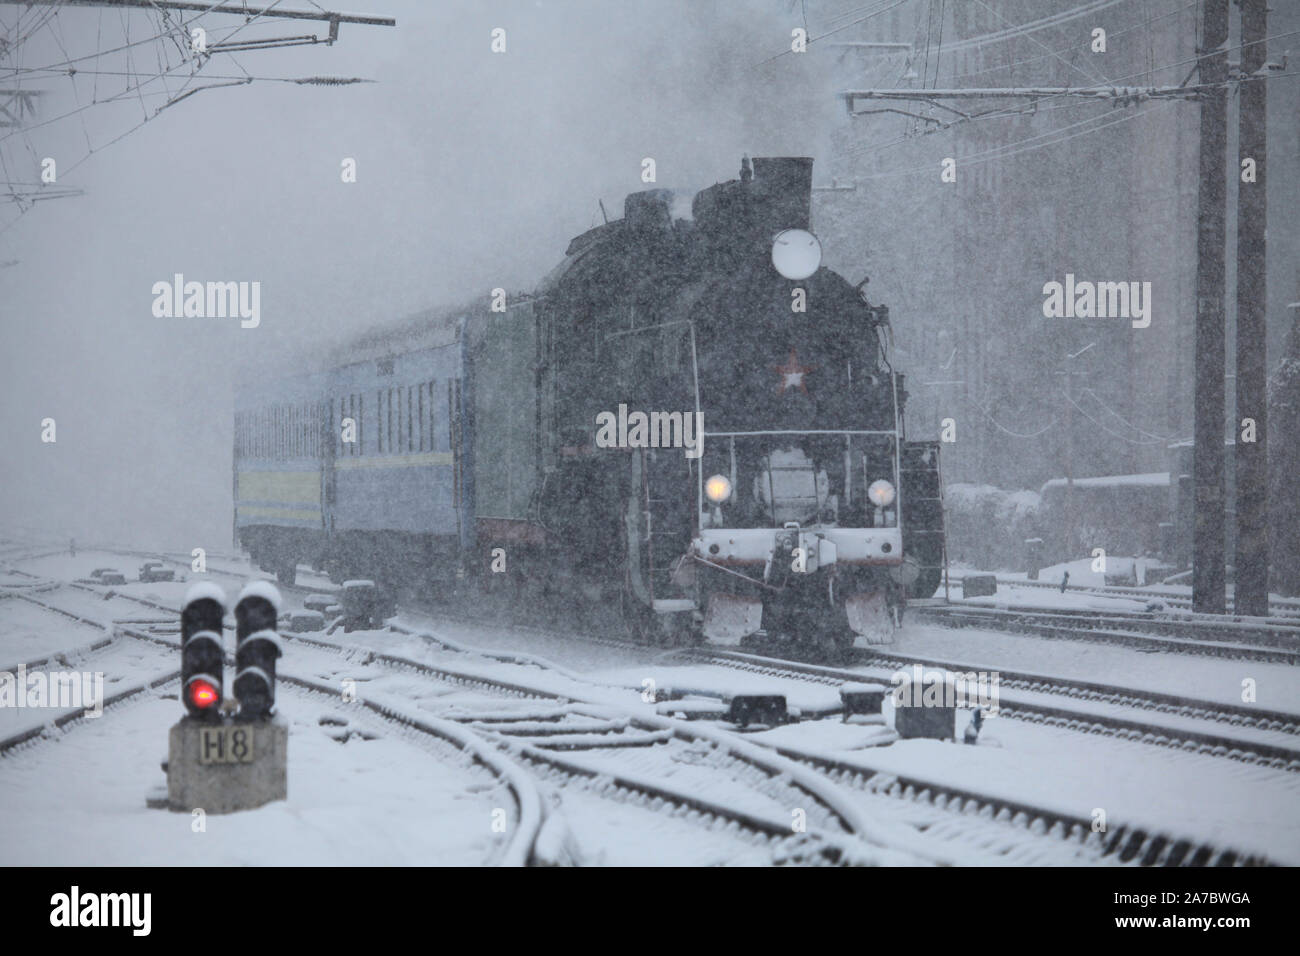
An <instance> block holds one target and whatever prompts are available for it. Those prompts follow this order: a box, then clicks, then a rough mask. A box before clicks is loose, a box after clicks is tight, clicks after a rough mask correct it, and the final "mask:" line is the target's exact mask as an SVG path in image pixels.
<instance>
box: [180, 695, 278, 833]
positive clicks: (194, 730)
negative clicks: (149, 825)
mask: <svg viewBox="0 0 1300 956" xmlns="http://www.w3.org/2000/svg"><path fill="white" fill-rule="evenodd" d="M250 738H251V745H252V752H251V759H245V758H248V757H249V756H250V755H249V754H248V751H247V750H246V749H245V748H247V747H248V745H249V741H250ZM167 742H168V746H167V805H168V807H169V808H170V809H172V810H181V811H185V812H187V813H188V812H192V811H194V810H202V811H203V812H204V813H235V812H238V811H240V810H252V809H253V808H255V807H260V806H262V805H263V804H267V803H270V802H271V801H273V800H284V799H285V798H286V797H287V796H288V793H289V781H288V759H289V725H288V724H287V723H286V722H285V721H284V720H283V718H280V717H273V718H272V719H271V720H264V721H255V722H249V723H241V722H239V721H230V720H224V721H221V722H215V723H214V722H209V721H198V720H192V719H190V718H188V717H186V718H182V719H181V720H180V721H179V722H178V723H176V724H174V725H173V726H172V728H171V731H170V732H169V733H168V741H167ZM201 761H202V762H201Z"/></svg>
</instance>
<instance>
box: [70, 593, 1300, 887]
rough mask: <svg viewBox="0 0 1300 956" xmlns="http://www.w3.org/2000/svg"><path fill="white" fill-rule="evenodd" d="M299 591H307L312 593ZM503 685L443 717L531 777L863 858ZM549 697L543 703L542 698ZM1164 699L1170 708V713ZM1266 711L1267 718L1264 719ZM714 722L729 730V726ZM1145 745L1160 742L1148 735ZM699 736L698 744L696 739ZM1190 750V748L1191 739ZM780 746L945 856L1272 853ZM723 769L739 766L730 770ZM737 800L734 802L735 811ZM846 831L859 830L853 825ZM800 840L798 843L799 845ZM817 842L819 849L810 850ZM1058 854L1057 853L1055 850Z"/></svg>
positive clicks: (586, 715)
mask: <svg viewBox="0 0 1300 956" xmlns="http://www.w3.org/2000/svg"><path fill="white" fill-rule="evenodd" d="M227 573H230V574H231V575H232V576H236V577H238V576H240V575H237V574H235V573H234V572H227ZM80 587H82V588H85V589H87V590H91V591H99V590H101V589H99V588H94V587H92V586H87V585H80ZM295 590H297V589H295ZM302 590H303V591H307V590H309V589H302ZM117 596H118V597H122V598H125V599H128V600H133V601H136V602H138V603H141V604H144V605H146V606H150V607H152V608H154V609H155V610H160V611H165V612H167V613H169V614H175V613H177V612H176V609H174V608H168V607H166V606H164V605H160V604H158V603H157V602H152V601H149V600H148V599H142V598H136V597H135V596H133V595H124V594H121V593H120V592H119V593H118V594H117ZM396 630H399V631H403V630H405V629H401V628H396ZM405 633H408V634H415V632H412V631H409V630H405ZM548 633H549V632H548ZM284 636H285V638H286V639H287V640H290V641H294V642H302V643H305V644H308V645H317V646H319V648H320V649H328V650H331V651H334V652H335V653H341V652H343V651H345V650H347V648H343V647H342V646H341V645H338V644H335V643H334V642H331V641H323V640H319V639H316V638H311V637H305V636H304V635H288V634H286V635H284ZM421 636H423V637H424V639H425V640H427V641H428V642H429V643H430V644H432V645H435V646H438V647H442V648H445V649H448V650H455V651H459V652H463V653H479V654H480V655H481V656H484V657H485V658H486V659H489V660H493V661H497V662H513V663H525V662H530V663H531V662H533V661H532V660H531V659H529V658H528V656H527V655H520V654H515V653H504V654H495V655H493V654H490V653H487V654H485V653H483V652H480V651H477V650H476V649H466V648H464V647H458V646H455V645H454V644H450V642H446V641H440V640H439V639H437V638H433V637H431V636H428V635H421ZM618 643H620V644H623V645H624V646H628V647H639V646H640V645H635V644H630V643H626V642H618ZM677 653H678V654H682V655H685V656H688V657H694V658H696V659H699V658H700V657H701V655H705V656H709V657H710V658H711V659H712V660H713V662H715V663H723V662H724V661H725V663H726V666H738V667H740V668H741V669H743V670H752V671H756V672H759V673H770V674H773V675H779V676H783V677H789V676H792V674H796V673H797V674H799V675H800V676H801V679H806V680H815V681H817V682H821V683H826V684H838V683H842V682H844V681H845V680H853V681H860V680H862V679H863V674H862V673H861V672H860V671H847V670H840V669H835V668H824V667H819V666H817V665H808V664H799V663H795V662H789V661H783V660H778V659H771V658H758V657H755V656H753V655H739V654H732V653H729V652H709V651H704V650H699V649H696V650H690V649H688V650H683V651H679V652H677ZM874 658H875V659H874V661H872V662H869V663H870V664H874V666H875V667H877V668H891V669H896V668H897V667H898V666H901V665H906V664H911V663H920V664H923V665H925V666H948V665H950V664H951V663H952V662H942V661H935V660H923V659H919V658H917V659H912V658H903V657H898V656H889V657H886V656H883V655H875V656H874ZM358 660H364V661H368V662H374V663H379V664H381V665H383V666H385V667H389V668H394V669H404V670H416V671H420V672H422V673H424V674H426V675H427V676H430V677H439V678H441V679H445V678H447V677H449V676H456V675H453V673H452V672H453V671H454V669H452V668H447V667H445V666H444V665H441V664H439V665H437V666H434V665H430V664H428V663H425V662H415V661H409V660H407V659H403V658H399V657H396V656H395V655H384V654H380V653H378V652H373V651H366V652H365V653H364V655H363V656H362V657H361V658H358ZM864 662H865V661H864ZM954 669H955V668H954ZM459 676H463V677H464V678H465V679H466V680H468V681H472V682H477V686H483V684H482V680H483V675H481V674H474V673H467V674H463V675H459ZM502 684H504V685H506V686H502V687H501V688H500V689H501V690H502V691H503V692H505V693H508V694H510V695H513V696H515V697H516V698H520V699H523V700H525V701H526V702H527V706H528V707H529V708H531V710H525V711H519V710H515V711H508V712H495V713H494V712H493V711H491V710H487V711H484V710H481V709H479V708H473V709H471V710H470V711H467V712H464V713H447V714H443V718H442V719H444V720H453V721H454V722H456V723H460V724H462V725H464V726H466V728H467V732H472V733H475V734H477V735H479V736H480V737H482V738H484V739H488V740H491V741H492V742H493V744H495V745H496V746H498V747H501V748H504V749H505V750H506V752H507V753H508V754H509V755H510V756H511V758H512V759H513V760H514V761H515V762H516V763H518V764H520V765H522V766H524V767H526V768H528V770H529V772H530V773H531V774H532V775H534V776H538V775H540V776H541V777H543V778H544V779H546V780H549V781H552V782H553V781H556V780H560V781H563V787H564V788H573V787H579V788H581V789H583V790H584V791H585V792H588V793H599V794H601V795H602V799H614V800H617V801H619V802H624V803H633V804H635V805H636V806H641V807H647V808H649V809H651V810H653V811H655V812H667V813H669V814H670V815H684V816H685V817H686V818H688V819H691V820H694V821H695V822H696V823H697V824H704V825H707V826H709V827H713V828H722V829H728V828H730V830H731V831H732V832H743V833H744V834H745V835H746V837H747V839H748V840H750V841H751V842H752V841H754V840H765V841H768V843H769V844H770V846H771V847H772V852H773V855H774V858H781V857H782V854H784V853H795V854H796V855H795V857H792V858H791V859H792V861H795V860H797V861H798V862H822V863H827V862H829V863H844V862H861V861H862V860H863V857H862V856H861V853H860V849H859V851H858V852H856V853H855V852H853V851H851V850H847V849H846V846H851V845H852V842H853V841H850V842H849V843H847V844H846V842H845V840H844V835H843V834H842V833H839V832H836V831H835V830H834V829H827V828H826V827H825V826H824V824H826V823H830V822H833V821H834V819H835V815H834V814H829V815H828V816H825V817H819V818H818V822H820V823H821V824H823V826H818V827H817V828H816V829H817V832H818V839H810V838H808V837H807V836H804V837H803V838H802V840H799V841H794V843H791V836H792V834H791V833H790V824H789V822H788V821H786V820H780V819H777V818H773V817H771V816H767V817H764V816H762V815H761V814H760V815H755V814H752V813H749V812H747V811H740V812H735V808H729V807H727V806H725V805H724V804H723V803H722V802H721V801H712V800H707V799H704V798H701V797H700V795H699V794H696V793H689V792H688V793H683V792H681V791H675V790H672V789H670V788H667V787H665V786H663V783H662V779H661V777H660V775H657V774H655V773H637V772H630V771H628V770H627V769H625V768H621V767H619V766H618V761H626V759H627V757H626V755H628V754H632V753H636V752H650V751H654V750H656V749H657V750H663V751H666V752H667V751H671V750H673V749H674V748H676V749H677V750H685V751H687V752H689V748H690V747H691V746H692V744H690V743H689V742H688V741H689V738H690V735H687V736H686V737H681V736H677V735H676V734H675V733H671V732H670V731H669V730H668V729H667V728H666V727H665V726H654V724H653V721H651V722H649V723H647V722H646V721H645V718H639V719H635V720H634V719H632V718H630V717H628V716H627V715H626V714H622V715H619V714H611V713H610V712H609V711H608V709H599V710H598V712H591V711H585V710H583V706H584V705H583V704H582V703H581V702H580V701H577V700H575V699H574V698H575V697H577V696H580V695H569V696H568V697H567V698H566V696H565V695H556V694H554V693H553V692H552V691H541V690H540V689H539V688H536V687H532V686H530V685H527V684H525V683H520V682H517V681H504V682H502ZM1004 686H1007V687H1008V688H1011V689H1027V690H1031V691H1034V692H1037V693H1054V694H1060V695H1063V696H1065V697H1068V698H1076V699H1080V700H1083V701H1092V702H1096V701H1105V702H1108V703H1122V704H1124V705H1126V706H1130V707H1140V708H1141V709H1144V710H1154V711H1157V712H1160V711H1162V709H1163V710H1164V712H1166V713H1169V712H1173V713H1176V714H1178V715H1181V716H1189V717H1196V718H1198V719H1205V717H1206V715H1207V714H1209V713H1211V711H1212V710H1213V709H1214V708H1217V705H1214V704H1211V703H1209V702H1204V701H1189V700H1186V699H1182V698H1171V699H1164V697H1168V695H1164V697H1162V695H1137V696H1135V695H1134V692H1132V691H1131V689H1126V688H1117V687H1108V686H1106V685H1096V684H1087V683H1085V682H1078V681H1061V680H1057V679H1054V678H1051V677H1050V676H1047V675H1037V674H1006V675H1004ZM331 691H332V692H333V693H335V694H336V693H337V691H336V690H335V689H331ZM548 695H549V700H548V699H547V698H548ZM539 707H540V708H541V709H540V710H539V709H538V708H539ZM1003 708H1004V712H1006V713H1010V712H1012V708H1011V707H1010V706H1009V705H1008V704H1007V703H1005V702H1004V704H1003ZM1170 708H1172V711H1171V710H1170ZM1028 709H1032V708H1028ZM1043 710H1044V708H1042V707H1041V706H1040V707H1038V711H1039V712H1042V711H1043ZM1238 710H1241V711H1243V712H1242V713H1239V714H1233V715H1231V716H1230V717H1229V718H1228V719H1229V720H1231V719H1233V718H1236V719H1239V720H1240V721H1241V722H1242V724H1244V725H1246V726H1251V727H1257V728H1260V729H1265V730H1273V731H1278V732H1286V733H1292V734H1294V733H1297V729H1296V728H1295V721H1294V719H1292V718H1291V715H1285V714H1280V715H1271V714H1260V713H1256V712H1246V711H1247V709H1245V708H1238ZM1050 718H1060V719H1061V720H1062V721H1068V720H1069V719H1076V720H1077V715H1075V716H1074V717H1068V716H1067V715H1065V714H1052V713H1045V714H1044V719H1050ZM1029 719H1033V718H1029ZM1279 720H1285V721H1287V723H1286V724H1285V726H1284V725H1283V724H1280V723H1278V721H1279ZM1270 721H1271V722H1272V726H1270ZM674 723H681V722H679V721H678V722H674ZM1097 723H1098V725H1099V727H1100V729H1098V728H1097V727H1089V728H1088V729H1092V730H1094V731H1095V732H1112V731H1118V730H1119V728H1116V727H1113V726H1110V727H1108V726H1107V724H1106V722H1104V721H1101V722H1097ZM1128 729H1135V728H1128ZM1148 729H1150V728H1148ZM715 732H716V733H724V732H722V731H715ZM1116 735H1117V736H1123V735H1124V734H1120V733H1116ZM728 736H734V735H728ZM674 741H675V742H674ZM1150 742H1156V741H1155V739H1154V738H1153V739H1152V741H1150ZM1184 743H1190V741H1184ZM1199 743H1200V744H1203V745H1208V746H1209V748H1210V749H1209V750H1206V749H1205V747H1204V746H1201V747H1199V748H1198V749H1200V752H1213V749H1214V746H1215V745H1225V746H1226V745H1227V744H1229V743H1231V744H1238V743H1240V741H1236V740H1231V741H1228V740H1224V741H1217V742H1212V741H1199ZM694 746H700V745H699V744H698V743H697V744H694ZM753 746H758V745H753ZM1183 749H1192V748H1191V747H1190V746H1184V747H1183ZM1231 749H1233V750H1237V751H1238V753H1236V754H1229V753H1228V752H1227V751H1225V752H1224V754H1223V755H1234V756H1238V758H1239V759H1250V757H1249V756H1243V754H1244V752H1243V751H1242V750H1241V748H1238V747H1233V748H1231ZM773 753H775V754H776V755H777V756H779V757H782V758H785V759H786V760H788V761H791V762H793V763H795V764H799V765H801V766H803V767H805V768H806V769H808V770H812V771H816V773H817V774H819V775H821V776H822V777H824V778H826V779H827V780H828V781H830V782H833V783H834V784H835V785H836V786H837V787H841V788H846V789H847V790H849V791H851V793H852V796H853V798H854V800H855V801H857V803H858V804H859V806H860V807H861V806H862V805H867V806H872V807H874V808H875V809H876V810H881V808H882V807H883V805H884V804H883V803H881V801H886V802H888V803H889V804H890V805H891V806H892V807H893V812H892V813H891V814H886V815H885V817H886V818H892V819H895V820H897V819H898V818H899V815H900V814H902V815H903V816H904V817H905V818H906V819H907V820H908V825H907V829H909V830H913V829H920V830H923V831H924V832H926V833H930V834H932V835H934V836H936V837H937V836H939V835H943V834H946V835H947V837H948V838H949V840H950V841H951V844H952V846H951V850H952V853H951V857H950V858H944V857H943V854H938V855H937V856H935V857H933V859H934V860H935V861H937V862H952V861H955V860H960V859H961V858H962V852H969V850H970V846H971V845H972V844H974V845H975V846H977V847H981V848H983V849H984V850H986V851H987V850H988V848H989V847H995V848H996V852H995V853H994V855H995V856H997V857H998V858H1001V859H1004V860H1006V861H1012V860H1035V859H1045V858H1046V857H1050V856H1051V855H1052V854H1053V853H1057V854H1064V855H1065V856H1068V857H1070V858H1071V859H1073V860H1075V861H1083V862H1094V863H1138V864H1145V865H1161V864H1165V865H1174V864H1177V863H1183V864H1189V863H1192V864H1196V865H1203V864H1208V863H1214V864H1221V865H1227V864H1234V863H1235V864H1244V863H1250V864H1253V863H1260V862H1267V861H1265V860H1263V858H1261V857H1258V856H1241V855H1239V854H1236V853H1235V852H1234V851H1232V850H1230V849H1221V848H1216V847H1214V846H1211V845H1209V844H1206V843H1203V842H1198V841H1195V840H1191V839H1183V838H1179V837H1177V836H1175V835H1171V834H1167V833H1161V832H1157V831H1155V830H1152V829H1149V828H1147V829H1144V828H1141V827H1120V828H1117V829H1112V830H1111V831H1110V833H1109V834H1096V833H1093V832H1092V830H1091V827H1090V826H1089V821H1087V820H1084V819H1077V818H1072V817H1069V816H1066V815H1062V814H1060V813H1059V812H1056V811H1053V810H1049V809H1046V808H1038V807H1034V806H1031V805H1027V804H1021V803H1016V802H1014V801H1007V800H1003V799H1001V798H998V797H995V796H991V795H988V794H984V793H977V792H974V791H970V790H967V789H963V788H960V787H954V786H952V785H949V784H945V783H943V782H942V781H935V780H925V779H920V778H915V777H900V776H897V775H894V774H890V773H888V772H885V771H882V770H879V769H877V768H871V767H867V766H863V765H862V763H861V762H860V761H858V760H856V759H848V758H845V757H843V756H840V755H835V754H824V753H822V754H819V753H815V752H809V751H803V750H800V749H798V748H792V747H782V748H774V749H773ZM611 754H617V755H618V758H617V759H616V760H615V763H614V765H613V766H606V763H607V762H608V760H609V759H610V755H611ZM592 755H595V756H597V757H599V758H600V760H599V761H597V763H596V764H595V765H593V764H592V763H591V761H590V759H589V758H591V757H592ZM1255 756H1256V757H1267V756H1269V755H1267V754H1260V753H1257V754H1255ZM1272 756H1273V757H1274V758H1276V757H1278V756H1279V755H1277V754H1274V755H1272ZM1285 756H1286V759H1287V760H1288V761H1289V760H1291V758H1292V757H1293V756H1294V754H1293V753H1290V752H1289V753H1288V754H1287V755H1285ZM716 759H726V758H716ZM729 769H731V770H734V769H735V768H734V767H733V768H729ZM766 776H768V777H769V778H770V776H771V775H770V773H769V774H766ZM729 810H730V811H732V812H728V811H729ZM882 812H883V811H882ZM842 822H843V821H842V818H841V823H842ZM846 832H847V831H846ZM850 836H854V835H853V834H850ZM796 845H797V846H798V847H801V848H799V849H794V848H795V847H796ZM810 846H811V847H812V848H813V849H811V850H810V849H809V847H810ZM1043 847H1048V849H1047V850H1044V849H1043ZM1036 848H1037V849H1036ZM1052 848H1054V849H1052ZM989 852H992V851H989ZM800 854H802V855H800ZM1057 858H1063V857H1060V856H1058V857H1057Z"/></svg>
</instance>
